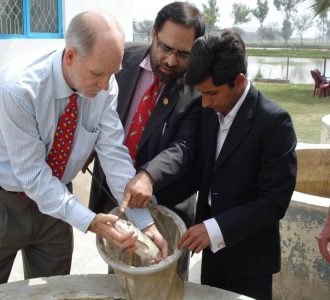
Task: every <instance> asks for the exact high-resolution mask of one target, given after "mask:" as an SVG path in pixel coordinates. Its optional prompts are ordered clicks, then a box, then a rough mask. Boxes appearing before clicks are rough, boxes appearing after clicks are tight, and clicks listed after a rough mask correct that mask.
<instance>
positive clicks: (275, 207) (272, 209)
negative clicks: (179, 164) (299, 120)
mask: <svg viewBox="0 0 330 300" xmlns="http://www.w3.org/2000/svg"><path fill="white" fill-rule="evenodd" d="M201 126H202V128H201V130H202V134H201V135H200V137H201V142H200V146H201V148H200V157H199V161H201V162H202V163H203V167H202V174H201V176H200V179H201V180H200V185H199V197H198V203H197V212H196V214H197V216H196V222H197V223H199V222H201V221H202V220H205V219H208V218H210V217H214V218H215V219H216V221H217V223H218V224H219V226H220V228H221V231H222V234H223V237H224V241H225V244H226V247H225V248H223V249H221V250H219V251H218V252H216V253H215V254H213V253H211V252H210V250H209V248H207V249H206V250H205V251H204V252H205V253H204V254H203V264H204V267H203V270H202V277H203V273H204V276H216V274H207V273H208V272H214V268H217V269H218V270H219V272H221V273H222V274H225V276H229V277H237V276H242V277H244V276H262V275H266V274H268V275H269V274H272V273H275V272H278V271H279V270H280V237H279V220H280V219H281V218H283V216H284V215H285V212H286V210H287V208H288V205H289V203H290V199H291V196H292V193H293V191H294V188H295V182H296V155H295V146H296V136H295V132H294V129H293V126H292V121H291V118H290V116H289V114H288V113H287V112H286V111H284V110H283V109H281V108H280V107H279V106H278V105H276V104H275V103H273V102H271V101H270V100H268V99H267V98H266V97H265V96H264V95H263V94H262V93H260V92H258V91H257V90H256V89H255V87H254V86H253V85H251V87H250V90H249V92H248V95H247V97H246V99H245V101H244V102H243V104H242V106H241V107H240V109H239V111H238V112H237V115H236V117H235V119H234V121H233V124H232V126H231V128H230V130H229V132H228V135H227V138H226V140H225V143H224V145H223V147H222V149H221V152H220V154H219V156H218V158H217V159H216V160H215V149H216V140H217V130H218V126H219V122H218V117H217V114H216V113H215V112H214V111H212V110H209V109H204V111H203V113H202V121H201ZM210 188H211V191H212V194H211V203H212V205H211V208H210V207H209V206H208V194H209V191H210ZM204 256H205V257H204ZM212 270H213V271H212Z"/></svg>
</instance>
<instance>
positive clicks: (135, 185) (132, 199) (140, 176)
mask: <svg viewBox="0 0 330 300" xmlns="http://www.w3.org/2000/svg"><path fill="white" fill-rule="evenodd" d="M152 186H153V182H152V178H151V176H150V175H149V173H147V172H146V171H144V170H142V171H140V172H139V173H137V174H136V175H135V176H134V177H133V178H132V179H131V180H130V181H129V182H128V183H127V185H126V187H125V191H124V199H123V202H122V204H121V205H120V211H123V210H125V208H126V207H127V206H128V207H130V208H146V207H147V206H148V204H149V202H150V200H151V197H152V191H153V188H152Z"/></svg>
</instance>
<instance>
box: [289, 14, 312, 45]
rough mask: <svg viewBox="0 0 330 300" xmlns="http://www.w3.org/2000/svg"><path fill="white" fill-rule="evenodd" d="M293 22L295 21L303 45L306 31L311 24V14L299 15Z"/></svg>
mask: <svg viewBox="0 0 330 300" xmlns="http://www.w3.org/2000/svg"><path fill="white" fill-rule="evenodd" d="M293 23H294V27H295V28H296V29H297V31H298V33H299V36H300V45H302V41H303V34H304V31H306V30H307V29H308V28H309V26H310V24H311V20H310V16H309V15H301V16H298V17H296V18H295V20H294V22H293Z"/></svg>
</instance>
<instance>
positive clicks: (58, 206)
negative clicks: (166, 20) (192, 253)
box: [0, 12, 167, 283]
mask: <svg viewBox="0 0 330 300" xmlns="http://www.w3.org/2000/svg"><path fill="white" fill-rule="evenodd" d="M65 42H66V46H65V49H64V50H63V49H60V50H57V51H54V52H51V53H47V54H45V55H43V56H40V57H37V58H35V59H33V60H32V62H31V60H26V59H25V61H20V62H16V63H14V64H13V65H10V66H8V67H7V68H6V69H4V70H2V72H1V80H0V82H1V83H0V187H1V188H0V283H3V282H6V281H7V280H8V277H9V274H10V271H11V268H12V264H13V261H14V259H15V256H16V254H17V251H18V250H20V249H22V254H23V263H24V273H25V278H34V277H41V276H53V275H65V274H69V272H70V267H71V256H72V250H73V236H72V228H71V225H72V226H74V227H76V228H77V229H79V230H81V231H82V232H86V231H87V230H90V231H91V232H94V233H96V234H99V235H101V236H103V237H104V238H106V239H111V240H113V241H114V242H115V243H116V244H117V245H118V246H120V247H123V248H128V249H129V250H134V249H135V247H136V246H135V241H136V237H135V236H132V233H129V234H124V235H122V234H119V233H118V232H117V231H116V230H114V229H113V228H112V226H111V224H112V223H113V222H114V221H115V220H116V219H117V218H116V217H115V216H111V215H105V214H95V213H94V212H92V211H90V210H89V209H88V208H86V207H85V206H84V205H82V204H81V203H80V202H79V200H78V199H77V198H76V197H75V196H74V195H73V194H72V193H71V190H70V182H71V180H72V179H73V178H74V177H75V176H76V175H77V173H78V172H79V171H80V170H81V168H82V166H83V164H84V162H85V161H86V159H87V157H88V155H89V154H90V152H91V151H92V150H93V149H95V151H96V152H97V153H98V156H99V158H100V161H101V165H102V168H103V170H104V172H105V174H106V177H107V182H108V185H109V187H110V189H111V191H112V193H113V195H114V196H115V198H116V199H117V201H119V203H121V201H123V200H126V202H129V201H130V200H133V199H135V201H144V200H145V199H147V200H149V199H150V198H151V195H152V185H151V184H150V183H149V182H148V181H147V180H146V179H145V177H144V176H145V174H143V173H142V174H139V176H135V177H134V175H135V172H136V171H135V169H134V167H133V165H132V161H131V159H130V156H129V154H128V151H127V148H126V147H125V146H123V145H122V142H123V137H124V133H123V128H122V125H121V122H120V120H119V118H118V115H117V113H116V106H117V94H118V86H117V83H116V80H115V78H114V75H113V74H114V73H115V72H117V71H118V69H119V67H120V64H121V61H122V58H123V52H124V36H123V33H122V31H121V29H120V26H119V25H118V23H117V22H116V21H115V20H114V19H113V18H112V17H110V16H109V15H106V14H104V13H100V12H85V13H81V14H79V15H77V16H76V17H74V18H73V19H72V21H71V22H70V25H69V27H68V30H67V34H66V39H65ZM109 58H110V59H109ZM72 94H76V95H77V97H76V101H77V105H78V119H77V121H76V122H77V123H76V129H75V131H74V140H73V142H72V150H71V151H70V153H69V159H68V162H67V164H65V165H64V173H63V175H61V177H60V178H59V177H56V176H54V173H53V171H54V170H53V169H52V168H51V167H50V165H49V164H48V163H47V160H48V158H49V152H50V150H51V149H52V146H53V141H54V135H55V131H56V134H57V132H58V129H57V127H58V125H59V123H58V120H59V119H60V117H61V115H62V113H63V111H64V109H66V106H67V104H68V102H69V97H70V96H71V95H72ZM70 98H71V97H70ZM69 122H70V120H69ZM133 177H134V178H133ZM132 178H133V179H132ZM68 188H69V189H68ZM136 199H138V200H136ZM126 215H127V216H128V218H129V219H130V220H131V221H132V222H133V223H134V224H135V225H136V226H137V227H138V228H140V229H143V230H144V231H145V232H146V233H147V234H149V235H150V236H151V237H152V238H153V239H154V241H155V242H156V243H157V245H158V246H159V247H160V248H161V250H162V253H163V256H164V257H166V256H167V243H166V241H165V240H164V239H163V237H162V236H161V235H160V233H159V232H158V230H157V229H156V227H155V225H154V223H153V219H152V217H151V215H150V213H149V211H148V210H147V209H131V208H127V209H126Z"/></svg>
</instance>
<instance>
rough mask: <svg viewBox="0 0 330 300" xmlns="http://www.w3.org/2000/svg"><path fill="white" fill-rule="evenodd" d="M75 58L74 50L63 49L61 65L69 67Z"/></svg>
mask: <svg viewBox="0 0 330 300" xmlns="http://www.w3.org/2000/svg"><path fill="white" fill-rule="evenodd" d="M76 56H77V51H76V49H75V48H72V47H70V48H65V51H64V55H63V63H64V64H65V65H67V66H71V65H72V63H73V61H74V59H75V58H76Z"/></svg>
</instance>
